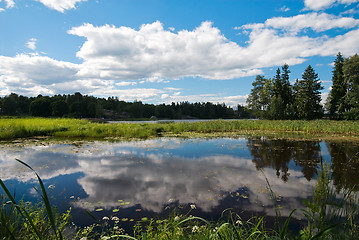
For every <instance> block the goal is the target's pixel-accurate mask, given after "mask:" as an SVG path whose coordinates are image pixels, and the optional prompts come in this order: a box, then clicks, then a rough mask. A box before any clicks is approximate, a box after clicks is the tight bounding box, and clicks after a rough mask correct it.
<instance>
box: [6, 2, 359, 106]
mask: <svg viewBox="0 0 359 240" xmlns="http://www.w3.org/2000/svg"><path fill="white" fill-rule="evenodd" d="M358 17H359V0H286V1H284V0H206V1H204V0H0V96H6V95H8V94H10V93H12V92H13V93H17V94H20V95H24V96H37V95H39V94H42V95H48V96H53V95H55V94H73V93H75V92H81V93H82V94H83V95H91V96H96V97H105V98H107V97H111V96H114V97H118V98H119V99H120V100H125V101H136V100H137V101H142V102H144V103H153V104H161V103H166V104H168V103H171V102H184V101H188V102H213V103H225V104H226V105H228V106H236V105H237V104H241V105H244V104H245V102H246V98H247V97H248V94H250V91H251V88H252V82H253V81H254V79H255V77H256V75H259V74H260V75H263V76H265V77H266V78H271V77H274V75H275V71H276V69H277V68H278V67H281V66H282V65H284V64H288V65H289V66H290V67H289V69H290V71H291V74H290V81H291V83H294V82H295V80H296V79H297V78H298V79H300V78H301V76H302V73H303V72H304V70H305V69H306V68H307V67H308V65H311V66H312V67H313V68H314V70H315V71H316V72H317V73H318V75H319V78H320V80H321V81H322V86H323V87H324V90H323V91H322V100H323V101H325V99H326V97H327V95H328V92H329V91H330V87H331V78H332V70H333V61H334V60H335V58H336V55H337V53H338V52H341V53H342V55H343V56H344V57H349V56H352V55H354V54H355V53H359V44H358V43H359V27H358V26H359V19H358Z"/></svg>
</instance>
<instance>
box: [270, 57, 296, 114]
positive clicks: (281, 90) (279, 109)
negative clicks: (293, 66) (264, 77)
mask: <svg viewBox="0 0 359 240" xmlns="http://www.w3.org/2000/svg"><path fill="white" fill-rule="evenodd" d="M289 73H290V70H289V66H288V65H287V64H284V65H283V66H282V72H281V71H280V69H279V68H278V69H277V71H276V75H275V77H274V80H273V81H274V82H273V97H275V99H272V101H271V106H270V116H271V118H273V119H285V118H290V116H289V114H288V113H289V112H291V110H290V109H292V104H293V91H292V87H291V85H290V82H289ZM273 104H274V105H273ZM279 105H281V106H279Z"/></svg>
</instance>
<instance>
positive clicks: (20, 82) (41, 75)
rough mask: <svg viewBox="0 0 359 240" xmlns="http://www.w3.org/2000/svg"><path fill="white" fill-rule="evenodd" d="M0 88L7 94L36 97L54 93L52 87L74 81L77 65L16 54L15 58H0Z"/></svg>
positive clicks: (47, 58)
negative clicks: (13, 93)
mask: <svg viewBox="0 0 359 240" xmlns="http://www.w3.org/2000/svg"><path fill="white" fill-rule="evenodd" d="M0 68H1V69H2V75H1V76H0V82H1V86H2V87H3V88H6V89H7V90H8V92H16V93H19V94H26V95H36V94H39V93H45V92H48V93H49V94H54V93H56V92H55V91H53V90H55V88H54V86H55V85H56V84H62V83H64V82H67V83H68V84H69V83H70V82H71V81H73V80H75V79H74V75H75V74H76V72H77V71H78V65H76V64H72V63H69V62H62V61H56V60H54V59H51V58H49V57H44V56H36V55H33V56H31V55H26V54H18V55H16V56H15V57H6V56H0ZM34 86H35V87H34Z"/></svg>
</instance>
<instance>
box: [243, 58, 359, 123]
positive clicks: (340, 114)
mask: <svg viewBox="0 0 359 240" xmlns="http://www.w3.org/2000/svg"><path fill="white" fill-rule="evenodd" d="M289 73H290V70H289V66H288V65H287V64H285V65H283V66H282V67H281V69H280V68H278V69H277V71H276V75H275V76H274V77H273V78H268V79H267V78H265V77H264V76H261V75H257V76H256V79H255V81H253V83H252V86H253V88H252V89H251V93H250V95H249V96H248V98H247V108H248V110H249V111H250V113H251V114H252V115H253V116H254V117H256V118H264V119H307V120H310V119H317V118H321V117H323V116H328V117H330V118H331V119H348V120H358V119H359V56H358V55H357V54H355V55H353V56H350V57H348V58H344V57H343V56H342V55H341V53H338V55H337V57H336V59H335V61H334V69H333V76H332V81H333V86H332V88H331V90H330V92H329V96H328V98H327V101H326V103H325V105H324V106H323V105H322V104H321V90H323V87H322V85H321V82H320V79H319V78H318V74H317V73H316V72H315V70H314V69H313V67H312V66H311V65H309V66H308V67H307V68H306V69H305V71H304V73H303V74H302V79H296V81H295V83H294V84H293V85H292V84H291V83H290V81H289Z"/></svg>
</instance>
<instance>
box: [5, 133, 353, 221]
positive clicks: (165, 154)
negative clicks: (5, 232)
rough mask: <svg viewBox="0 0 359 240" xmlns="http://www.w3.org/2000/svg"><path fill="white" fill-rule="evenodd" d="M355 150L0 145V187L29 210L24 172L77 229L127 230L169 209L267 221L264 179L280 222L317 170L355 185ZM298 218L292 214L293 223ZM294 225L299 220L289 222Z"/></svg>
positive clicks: (200, 143)
mask: <svg viewBox="0 0 359 240" xmlns="http://www.w3.org/2000/svg"><path fill="white" fill-rule="evenodd" d="M358 152H359V144H358V143H356V142H338V141H333V142H324V141H295V140H283V139H282V140H280V139H268V138H266V137H251V138H247V137H246V138H210V139H204V138H199V139H181V138H159V139H149V140H142V141H120V142H101V141H99V142H76V143H71V144H65V143H61V144H60V143H46V144H45V143H42V142H41V141H38V142H37V143H32V144H23V143H17V144H3V145H0V177H1V179H2V180H3V181H4V182H5V184H6V185H7V186H8V187H9V188H10V189H11V191H12V192H15V193H16V196H17V198H18V199H20V198H21V197H23V198H24V200H25V201H37V200H38V199H39V196H38V194H37V193H36V191H35V190H34V189H33V186H37V185H38V183H37V181H36V179H35V178H34V177H35V176H34V174H33V173H32V172H30V171H29V170H28V169H26V168H25V167H23V166H22V165H21V164H19V163H18V162H16V161H15V160H14V159H16V158H17V159H21V160H22V161H24V162H26V163H28V164H29V165H30V166H32V167H33V168H34V169H35V170H36V171H37V172H38V174H39V175H40V177H41V178H42V179H43V181H44V183H45V185H46V187H48V186H50V185H53V186H55V188H54V189H53V190H50V189H49V191H48V193H49V195H50V197H51V202H52V203H53V204H56V205H57V206H59V208H60V209H61V210H65V209H68V208H69V207H70V206H71V207H72V215H73V221H74V222H75V224H77V225H79V226H85V225H88V224H91V223H92V219H91V218H90V217H89V216H88V215H87V214H86V213H85V211H84V210H88V211H90V212H92V213H93V215H94V216H95V217H97V218H98V219H102V217H103V216H118V217H119V218H120V219H122V220H123V225H124V226H125V227H126V226H127V227H128V226H131V224H132V225H133V224H134V222H135V221H137V220H140V219H141V218H143V217H163V216H167V215H168V214H169V213H171V212H173V210H174V209H177V210H178V211H182V212H183V213H186V212H188V211H189V209H190V205H191V204H194V205H196V209H194V210H192V211H191V214H192V215H195V216H201V217H204V218H207V219H209V220H211V219H217V218H218V217H219V216H220V215H221V213H222V212H223V210H225V209H227V208H231V209H232V211H234V212H236V213H238V214H239V215H241V216H242V218H243V219H248V218H250V217H252V216H263V215H266V216H268V217H271V216H275V210H274V202H273V201H272V200H271V199H270V196H269V191H268V185H267V183H266V178H267V179H268V181H269V183H270V186H271V188H272V190H273V191H274V192H275V194H276V195H277V203H278V204H280V206H281V207H282V208H281V214H282V216H286V215H288V214H289V212H290V211H291V210H292V209H294V208H303V207H304V206H303V204H302V200H303V199H306V198H310V197H311V195H312V189H313V185H315V183H316V180H315V179H316V174H317V172H318V170H319V169H320V163H321V162H328V163H331V164H332V168H333V178H334V184H335V185H336V186H337V187H338V188H343V187H346V186H349V187H356V186H357V184H358V183H359V178H358V177H357V176H358V173H359V159H358V158H359V156H358V154H359V153H358ZM298 214H299V213H298ZM296 218H298V219H299V218H300V215H296Z"/></svg>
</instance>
